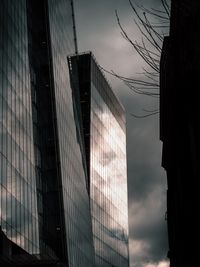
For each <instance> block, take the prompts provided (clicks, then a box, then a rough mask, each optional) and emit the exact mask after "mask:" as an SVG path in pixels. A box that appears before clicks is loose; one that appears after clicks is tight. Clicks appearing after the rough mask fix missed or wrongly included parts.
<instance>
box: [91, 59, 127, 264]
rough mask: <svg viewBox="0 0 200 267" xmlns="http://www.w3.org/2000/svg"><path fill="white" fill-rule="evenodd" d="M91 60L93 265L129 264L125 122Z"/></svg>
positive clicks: (119, 108)
mask: <svg viewBox="0 0 200 267" xmlns="http://www.w3.org/2000/svg"><path fill="white" fill-rule="evenodd" d="M91 60H92V62H91V128H90V136H91V137H90V151H91V152H90V153H91V155H90V198H91V212H92V220H93V234H94V245H95V252H96V267H100V266H101V267H107V266H108V267H111V266H115V267H121V266H123V267H125V266H129V260H128V258H129V255H128V207H127V167H126V132H125V129H124V125H123V124H124V123H125V122H123V121H121V123H119V121H118V117H117V113H122V114H120V115H122V116H123V113H124V111H123V109H122V108H121V106H120V105H119V103H117V101H116V99H115V96H114V95H109V93H111V92H109V91H110V90H111V89H110V88H109V86H108V85H107V84H106V82H105V78H104V77H103V75H102V74H101V72H100V71H99V69H98V66H97V65H96V63H95V61H94V60H93V58H92V59H91ZM101 80H104V81H101ZM102 91H103V92H102ZM111 97H112V98H111ZM114 100H115V102H114ZM114 109H115V110H114Z"/></svg>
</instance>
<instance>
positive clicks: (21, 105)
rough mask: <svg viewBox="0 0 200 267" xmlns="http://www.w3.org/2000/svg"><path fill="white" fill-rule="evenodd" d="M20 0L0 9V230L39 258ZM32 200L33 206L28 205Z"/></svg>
mask: <svg viewBox="0 0 200 267" xmlns="http://www.w3.org/2000/svg"><path fill="white" fill-rule="evenodd" d="M34 165H35V163H34V157H33V129H32V110H31V89H30V73H29V61H28V32H27V13H26V1H25V0H18V1H15V0H9V1H7V0H2V1H1V8H0V166H1V173H0V182H1V184H0V204H1V205H0V225H1V227H2V230H3V231H4V233H5V234H6V235H7V237H8V238H9V239H10V240H12V241H13V242H15V243H16V244H18V245H19V246H20V247H21V248H23V249H24V250H26V251H27V252H29V253H33V254H36V253H39V239H38V215H37V203H36V184H35V171H34ZM30 199H32V202H31V201H29V200H30Z"/></svg>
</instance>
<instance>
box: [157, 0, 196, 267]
mask: <svg viewBox="0 0 200 267" xmlns="http://www.w3.org/2000/svg"><path fill="white" fill-rule="evenodd" d="M199 36H200V2H199V1H198V0H196V1H195V0H172V3H171V19H170V34H169V36H168V37H166V38H165V40H164V44H163V50H162V56H161V70H160V74H161V75H160V138H161V140H162V141H163V159H162V166H163V167H164V168H165V170H166V171H167V181H168V191H167V219H168V234H169V258H170V262H171V263H170V266H171V267H186V266H187V267H188V266H198V265H199V254H198V240H199V232H200V228H199V225H200V221H199V215H198V211H199V186H200V156H199V149H200V132H199V114H200V112H199V107H198V106H199V97H198V91H199V77H200V46H199Z"/></svg>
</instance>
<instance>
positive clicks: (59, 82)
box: [0, 0, 94, 267]
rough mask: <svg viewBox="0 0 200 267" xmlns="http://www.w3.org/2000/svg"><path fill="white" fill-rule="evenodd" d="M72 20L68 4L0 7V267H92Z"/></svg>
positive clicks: (8, 2)
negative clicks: (72, 74) (72, 67)
mask: <svg viewBox="0 0 200 267" xmlns="http://www.w3.org/2000/svg"><path fill="white" fill-rule="evenodd" d="M73 18H74V16H73V2H72V1H70V0H17V1H16V0H2V1H1V8H0V49H1V50H0V170H1V173H0V182H1V183H0V226H1V229H0V230H1V234H0V238H1V243H0V263H1V266H3V264H4V266H30V264H33V263H35V264H37V263H40V264H42V263H43V262H45V263H44V264H43V266H47V265H45V264H47V263H48V264H50V263H51V264H54V263H58V262H59V263H60V264H62V266H69V267H79V266H85V267H86V266H87V267H90V266H91V267H92V266H94V248H93V240H92V225H91V216H90V208H89V196H88V191H87V187H86V182H87V168H86V161H85V160H86V159H85V155H84V154H83V138H82V135H81V126H80V124H79V121H78V115H77V114H78V111H77V109H78V108H77V105H76V104H75V103H74V98H73V93H72V90H71V87H70V81H69V71H68V65H67V55H68V54H71V53H75V51H76V42H75V30H74V19H73ZM16 255H17V257H16Z"/></svg>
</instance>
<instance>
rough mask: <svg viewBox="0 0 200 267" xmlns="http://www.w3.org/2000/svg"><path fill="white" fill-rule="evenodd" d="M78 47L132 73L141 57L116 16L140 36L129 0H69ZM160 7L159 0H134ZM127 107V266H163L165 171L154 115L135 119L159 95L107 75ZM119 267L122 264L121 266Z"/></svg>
mask: <svg viewBox="0 0 200 267" xmlns="http://www.w3.org/2000/svg"><path fill="white" fill-rule="evenodd" d="M74 2H75V12H76V26H77V34H78V45H79V51H80V52H84V51H88V50H91V51H93V53H94V55H95V57H96V58H97V61H98V63H99V64H100V65H101V66H103V67H104V68H106V69H108V70H114V71H115V72H117V73H119V74H121V75H125V76H133V75H135V74H136V73H139V72H141V71H142V70H141V67H142V66H144V62H143V61H142V59H141V58H140V57H139V56H138V55H137V53H136V52H135V51H134V50H133V49H132V47H131V46H130V45H129V44H128V43H127V42H126V41H125V40H124V39H123V38H122V36H121V34H120V29H119V27H118V25H117V22H116V18H115V10H118V13H119V16H120V20H121V23H122V25H124V27H125V28H126V30H127V31H128V33H129V35H130V36H131V37H132V38H133V40H135V39H138V40H139V39H140V37H139V33H138V31H137V27H136V26H135V25H134V21H133V14H132V12H131V9H130V6H129V2H128V0H101V1H99V0H74ZM138 3H140V4H143V5H144V6H147V7H153V8H157V7H159V3H160V1H159V0H138ZM107 78H108V80H109V81H110V83H111V85H112V88H113V90H114V91H115V92H116V94H117V95H118V96H119V98H120V99H121V101H122V103H123V105H124V106H125V108H126V111H127V150H128V151H127V152H128V191H129V231H130V257H131V267H168V263H167V257H166V255H167V251H168V244H167V230H166V221H165V212H166V189H167V186H166V175H165V172H164V170H163V169H162V168H161V149H162V144H161V142H160V141H159V117H158V115H156V116H154V117H148V118H145V119H135V118H134V117H132V116H131V115H130V113H134V114H142V108H144V107H145V108H149V109H155V108H156V107H158V100H156V99H151V98H148V97H144V96H142V97H141V96H139V95H134V94H132V93H131V92H130V91H129V89H127V88H126V86H125V85H124V84H123V83H122V82H120V81H119V80H117V79H114V78H113V77H110V76H108V75H107ZM122 267H123V266H122Z"/></svg>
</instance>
